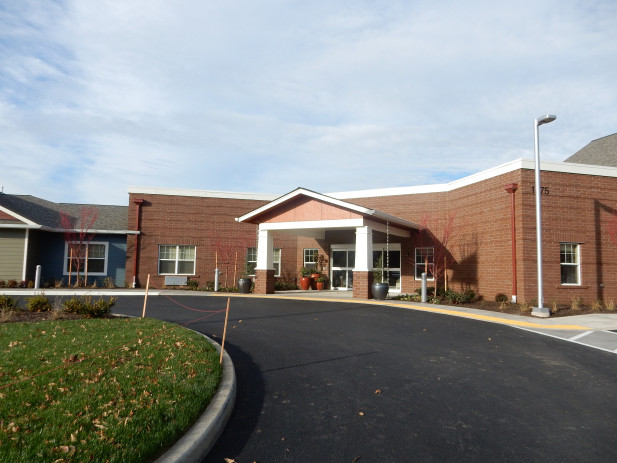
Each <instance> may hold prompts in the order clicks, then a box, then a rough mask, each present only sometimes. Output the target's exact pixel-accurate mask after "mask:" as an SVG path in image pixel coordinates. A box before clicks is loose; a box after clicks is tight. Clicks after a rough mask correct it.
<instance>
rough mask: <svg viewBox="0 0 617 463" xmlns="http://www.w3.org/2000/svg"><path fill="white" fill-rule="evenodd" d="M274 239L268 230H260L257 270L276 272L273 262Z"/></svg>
mask: <svg viewBox="0 0 617 463" xmlns="http://www.w3.org/2000/svg"><path fill="white" fill-rule="evenodd" d="M273 253H274V239H273V237H272V234H271V233H270V232H269V231H268V230H259V233H258V235H257V266H256V267H255V269H256V270H274V262H273V261H272V258H273Z"/></svg>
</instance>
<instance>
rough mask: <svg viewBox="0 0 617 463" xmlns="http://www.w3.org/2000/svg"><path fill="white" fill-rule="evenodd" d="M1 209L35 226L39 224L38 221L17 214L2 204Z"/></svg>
mask: <svg viewBox="0 0 617 463" xmlns="http://www.w3.org/2000/svg"><path fill="white" fill-rule="evenodd" d="M0 211H2V212H4V213H6V214H8V215H10V216H11V217H15V218H16V219H18V220H21V221H22V222H24V223H26V224H28V225H34V226H38V225H39V224H38V223H36V222H33V221H32V220H30V219H26V218H25V217H23V216H21V215H19V214H15V212H13V211H12V210H10V209H7V208H6V207H3V206H0Z"/></svg>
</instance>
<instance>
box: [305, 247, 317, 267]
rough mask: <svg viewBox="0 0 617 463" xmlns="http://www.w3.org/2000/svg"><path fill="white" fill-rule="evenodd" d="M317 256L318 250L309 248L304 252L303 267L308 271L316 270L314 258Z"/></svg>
mask: <svg viewBox="0 0 617 463" xmlns="http://www.w3.org/2000/svg"><path fill="white" fill-rule="evenodd" d="M318 255H319V250H318V249H316V248H310V249H305V250H304V267H306V268H308V269H309V270H316V269H317V261H316V257H317V256H318Z"/></svg>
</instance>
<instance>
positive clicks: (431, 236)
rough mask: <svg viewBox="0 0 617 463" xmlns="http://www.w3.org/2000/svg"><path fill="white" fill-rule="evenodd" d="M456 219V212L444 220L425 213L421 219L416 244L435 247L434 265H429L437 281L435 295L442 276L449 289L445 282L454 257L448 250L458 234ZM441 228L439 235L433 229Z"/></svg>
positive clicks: (417, 245)
mask: <svg viewBox="0 0 617 463" xmlns="http://www.w3.org/2000/svg"><path fill="white" fill-rule="evenodd" d="M455 220H456V214H448V215H447V216H445V217H444V219H443V220H439V219H436V218H434V217H430V216H428V215H425V216H423V217H422V219H421V221H420V229H419V230H418V234H417V237H416V239H415V243H414V244H415V245H416V247H432V248H433V263H432V265H429V268H430V272H431V273H432V274H433V278H434V281H435V295H437V286H438V281H439V280H440V279H441V278H444V289H447V288H446V283H445V273H446V270H447V269H448V268H449V267H450V266H451V265H452V264H453V263H454V259H453V258H452V255H451V254H450V252H449V251H448V246H449V245H450V244H451V243H452V241H453V239H454V238H455V237H456V235H457V234H458V230H457V228H456V225H455ZM442 224H443V225H442ZM440 229H441V234H440V236H439V237H438V236H437V235H435V233H433V232H432V231H431V230H440ZM414 265H415V262H414Z"/></svg>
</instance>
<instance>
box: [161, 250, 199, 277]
mask: <svg viewBox="0 0 617 463" xmlns="http://www.w3.org/2000/svg"><path fill="white" fill-rule="evenodd" d="M163 246H169V247H173V246H175V247H176V257H175V259H174V262H175V265H174V270H175V273H163V272H161V248H162V247H163ZM180 247H191V248H193V249H194V250H195V255H194V258H193V259H192V260H187V259H179V256H180ZM164 260H165V261H166V262H171V261H172V259H164ZM179 262H193V273H178V263H179ZM196 270H197V246H196V245H194V244H159V252H158V259H157V271H158V274H159V275H195V272H196Z"/></svg>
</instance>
